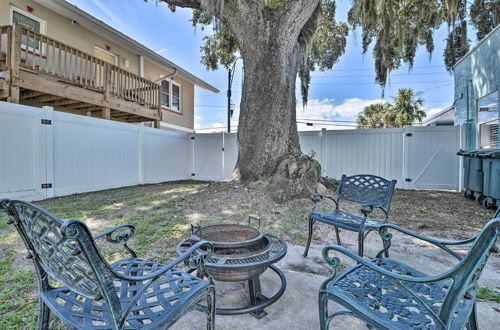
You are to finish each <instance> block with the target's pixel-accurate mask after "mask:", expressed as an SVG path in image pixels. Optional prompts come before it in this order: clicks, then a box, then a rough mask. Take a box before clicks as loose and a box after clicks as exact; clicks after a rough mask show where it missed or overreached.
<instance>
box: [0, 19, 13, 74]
mask: <svg viewBox="0 0 500 330" xmlns="http://www.w3.org/2000/svg"><path fill="white" fill-rule="evenodd" d="M11 40H12V26H10V25H6V26H0V72H1V71H7V70H8V69H9V64H10V52H11V43H10V41H11Z"/></svg>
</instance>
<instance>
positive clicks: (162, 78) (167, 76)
mask: <svg viewBox="0 0 500 330" xmlns="http://www.w3.org/2000/svg"><path fill="white" fill-rule="evenodd" d="M176 73H177V68H174V72H172V73H171V74H167V75H166V76H163V77H161V78H160V79H157V80H155V81H153V82H155V83H157V82H159V81H162V80H164V79H167V78H170V77H172V76H173V75H175V74H176Z"/></svg>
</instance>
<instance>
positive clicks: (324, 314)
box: [318, 292, 329, 330]
mask: <svg viewBox="0 0 500 330" xmlns="http://www.w3.org/2000/svg"><path fill="white" fill-rule="evenodd" d="M318 304H319V306H318V307H319V328H320V330H327V329H328V323H329V322H328V300H327V299H326V295H323V294H322V293H321V292H320V293H319V301H318Z"/></svg>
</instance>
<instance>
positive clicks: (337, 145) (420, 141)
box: [194, 126, 463, 190]
mask: <svg viewBox="0 0 500 330" xmlns="http://www.w3.org/2000/svg"><path fill="white" fill-rule="evenodd" d="M299 137H300V145H301V148H302V152H303V153H305V154H309V155H313V156H314V158H315V159H316V160H318V161H319V162H320V164H321V167H322V171H323V173H322V174H323V175H325V176H329V177H332V178H336V179H340V177H341V176H342V175H343V174H346V175H354V174H374V175H378V176H381V177H384V178H387V179H391V180H392V179H396V180H397V181H398V183H397V187H398V188H401V189H450V190H461V180H460V178H461V177H462V175H461V172H462V167H461V160H460V159H459V157H458V156H457V155H456V152H457V151H458V150H459V149H460V147H461V146H462V145H463V143H462V140H463V139H462V129H461V127H460V126H446V127H444V126H441V127H439V126H438V127H412V126H407V127H405V128H388V129H364V130H332V131H327V130H322V131H312V132H299ZM236 148H237V146H236V134H234V133H233V134H225V133H210V134H197V135H196V137H195V157H194V163H195V165H194V168H195V169H196V171H195V176H194V177H196V178H199V179H205V180H221V179H225V178H227V177H228V176H229V175H230V174H231V170H232V169H233V168H234V165H235V164H236V160H237V150H236Z"/></svg>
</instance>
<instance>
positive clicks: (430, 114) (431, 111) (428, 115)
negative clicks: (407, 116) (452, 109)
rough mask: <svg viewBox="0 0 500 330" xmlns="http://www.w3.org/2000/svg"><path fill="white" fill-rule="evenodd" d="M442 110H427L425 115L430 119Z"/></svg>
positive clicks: (442, 108)
mask: <svg viewBox="0 0 500 330" xmlns="http://www.w3.org/2000/svg"><path fill="white" fill-rule="evenodd" d="M444 109H445V108H444V107H441V108H431V109H429V110H425V113H426V114H427V117H430V116H433V115H435V114H436V113H438V112H441V111H443V110H444Z"/></svg>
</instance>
